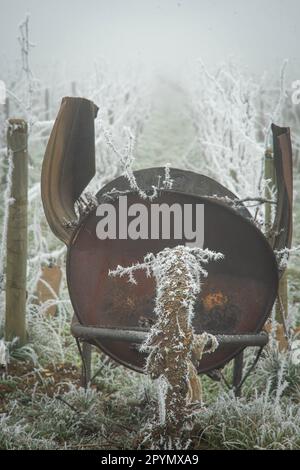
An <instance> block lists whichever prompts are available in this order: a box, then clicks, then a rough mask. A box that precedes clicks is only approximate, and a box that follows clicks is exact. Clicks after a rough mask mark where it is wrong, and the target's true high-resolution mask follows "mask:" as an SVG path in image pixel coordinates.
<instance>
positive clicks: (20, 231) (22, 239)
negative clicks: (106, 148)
mask: <svg viewBox="0 0 300 470" xmlns="http://www.w3.org/2000/svg"><path fill="white" fill-rule="evenodd" d="M27 139H28V133H27V124H26V122H25V121H24V120H23V119H10V120H9V122H8V131H7V145H8V151H9V158H10V165H12V169H11V191H10V201H9V212H8V226H7V240H6V311H5V339H6V340H7V341H11V340H12V339H13V338H15V337H18V338H19V344H24V343H25V342H26V320H25V311H26V268H27V190H28V155H27Z"/></svg>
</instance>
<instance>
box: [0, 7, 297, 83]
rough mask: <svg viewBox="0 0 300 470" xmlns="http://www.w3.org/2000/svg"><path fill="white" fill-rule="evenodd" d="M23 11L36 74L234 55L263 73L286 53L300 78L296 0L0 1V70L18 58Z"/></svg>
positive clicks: (164, 64)
mask: <svg viewBox="0 0 300 470" xmlns="http://www.w3.org/2000/svg"><path fill="white" fill-rule="evenodd" d="M27 12H29V13H30V17H31V39H32V41H33V42H34V43H35V44H36V47H35V48H34V49H33V51H32V64H33V68H34V69H36V70H37V71H38V73H42V70H43V68H44V67H45V66H48V67H49V66H50V67H53V66H54V64H56V63H58V62H59V63H65V64H66V65H67V67H68V70H69V71H70V73H71V74H78V73H79V74H82V73H84V71H86V70H89V69H91V68H92V67H93V62H94V61H95V60H96V59H98V58H102V59H103V58H104V59H105V60H107V61H109V62H110V63H112V64H113V65H117V64H126V63H129V62H134V61H137V60H139V61H140V62H144V63H146V64H147V65H148V66H150V67H151V66H153V67H154V68H155V67H162V68H163V67H164V68H165V69H173V68H174V67H175V66H176V67H178V68H179V69H180V68H181V67H184V66H185V64H186V63H187V62H188V61H193V60H196V59H197V58H202V59H203V60H204V61H205V62H207V63H208V65H213V64H215V63H219V62H220V61H223V60H225V59H228V58H229V57H234V58H236V59H237V60H238V61H239V62H241V63H242V64H243V65H245V66H246V67H248V68H249V69H250V70H253V71H254V72H256V73H259V74H261V73H262V72H264V71H270V70H276V68H277V69H279V67H280V65H281V63H282V61H283V59H285V58H288V59H289V64H290V65H289V69H290V71H291V73H292V75H293V76H294V77H295V78H300V58H299V52H300V33H299V29H300V28H299V20H300V2H299V0H285V1H283V0H251V1H250V0H249V1H246V0H163V1H162V0H161V1H158V0H13V1H11V0H0V58H1V64H0V75H1V71H2V72H3V69H4V67H5V66H6V60H7V58H8V59H9V60H10V61H15V60H16V59H19V57H20V52H19V47H18V43H17V35H18V24H19V23H20V21H22V19H24V17H25V16H26V13H27ZM0 79H1V76H0Z"/></svg>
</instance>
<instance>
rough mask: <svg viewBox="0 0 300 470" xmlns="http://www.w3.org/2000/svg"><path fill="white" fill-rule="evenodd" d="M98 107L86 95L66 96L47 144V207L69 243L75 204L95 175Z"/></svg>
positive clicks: (57, 232)
mask: <svg viewBox="0 0 300 470" xmlns="http://www.w3.org/2000/svg"><path fill="white" fill-rule="evenodd" d="M97 112H98V107H97V106H96V105H95V104H94V103H93V102H92V101H89V100H87V99H84V98H69V97H66V98H63V99H62V102H61V107H60V110H59V113H58V115H57V118H56V120H55V123H54V126H53V129H52V132H51V135H50V138H49V142H48V145H47V148H46V152H45V156H44V161H43V167H42V177H41V191H42V200H43V205H44V211H45V214H46V218H47V220H48V223H49V225H50V227H51V229H52V231H53V233H54V234H55V235H56V236H57V237H58V238H59V239H60V240H62V241H63V242H64V243H66V244H68V243H69V240H70V237H71V235H72V230H70V229H67V228H66V226H65V225H64V222H65V221H71V220H74V219H76V214H75V210H74V205H75V202H76V200H77V199H78V198H79V196H80V195H81V193H82V192H83V190H84V189H85V188H86V186H87V185H88V183H89V182H90V181H91V179H92V178H93V177H94V175H95V129H94V119H95V117H96V116H97Z"/></svg>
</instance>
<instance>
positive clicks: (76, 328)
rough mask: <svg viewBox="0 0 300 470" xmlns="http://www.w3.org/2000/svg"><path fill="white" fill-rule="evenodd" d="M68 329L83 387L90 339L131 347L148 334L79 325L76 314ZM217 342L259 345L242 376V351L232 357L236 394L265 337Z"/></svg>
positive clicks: (88, 378) (224, 337)
mask: <svg viewBox="0 0 300 470" xmlns="http://www.w3.org/2000/svg"><path fill="white" fill-rule="evenodd" d="M71 333H72V335H73V336H74V337H75V339H76V343H77V346H78V350H79V353H80V356H81V359H82V372H81V385H82V386H83V387H85V388H86V387H87V386H88V384H89V383H90V381H91V344H90V342H91V343H93V342H94V341H96V340H101V339H106V340H107V339H110V340H115V341H116V340H118V341H126V342H129V343H132V345H133V347H135V346H136V349H137V350H138V349H139V347H138V345H139V344H141V343H143V342H144V341H145V339H146V337H147V335H148V332H147V331H143V330H129V329H122V328H99V327H92V326H83V325H81V324H80V323H79V322H78V320H77V319H76V317H74V318H73V321H72V325H71ZM216 338H217V340H218V342H219V347H220V348H222V347H226V346H228V345H231V346H241V347H244V348H246V347H249V346H259V348H260V349H259V351H258V353H257V355H256V358H255V360H254V362H253V364H252V366H251V367H250V368H249V369H248V371H247V372H246V373H245V375H244V376H243V356H244V354H243V351H242V352H240V353H239V354H238V355H237V356H236V357H235V359H234V367H233V380H232V385H233V388H234V393H235V396H236V397H239V396H240V395H241V388H242V385H243V383H244V382H245V380H246V379H247V377H248V376H249V374H250V373H251V372H252V370H253V369H254V367H255V365H256V364H257V361H258V359H259V357H260V355H261V353H262V351H263V348H264V347H265V345H266V344H267V343H268V341H269V337H268V335H267V333H265V332H261V333H255V334H243V335H216ZM80 340H81V341H82V342H83V346H82V347H81V345H80ZM210 346H211V345H210V344H207V345H206V348H208V349H209V348H210Z"/></svg>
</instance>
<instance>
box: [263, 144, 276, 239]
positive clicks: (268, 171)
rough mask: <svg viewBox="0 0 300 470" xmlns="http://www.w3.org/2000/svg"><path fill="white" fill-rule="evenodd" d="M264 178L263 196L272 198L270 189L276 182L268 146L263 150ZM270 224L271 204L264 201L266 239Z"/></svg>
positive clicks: (270, 235)
mask: <svg viewBox="0 0 300 470" xmlns="http://www.w3.org/2000/svg"><path fill="white" fill-rule="evenodd" d="M265 180H266V181H267V182H268V183H266V185H265V198H266V200H267V201H270V200H271V199H272V191H273V189H274V187H275V184H276V178H275V169H274V162H273V152H272V150H271V149H270V148H267V149H266V151H265ZM271 226H272V204H271V203H270V202H266V203H265V234H266V237H267V238H268V239H270V238H272V234H271V233H270V231H271Z"/></svg>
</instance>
